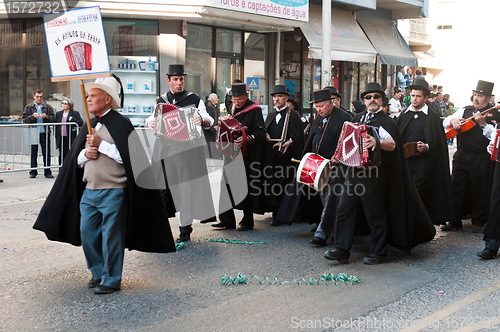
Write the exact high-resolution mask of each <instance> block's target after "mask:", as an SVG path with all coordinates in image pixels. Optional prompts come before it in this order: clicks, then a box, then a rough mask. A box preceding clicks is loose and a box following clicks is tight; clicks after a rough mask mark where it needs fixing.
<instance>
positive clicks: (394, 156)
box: [325, 83, 436, 265]
mask: <svg viewBox="0 0 500 332" xmlns="http://www.w3.org/2000/svg"><path fill="white" fill-rule="evenodd" d="M384 97H385V93H384V91H383V90H382V89H381V87H380V84H378V83H368V84H367V85H366V91H364V92H363V93H362V94H361V98H363V99H364V100H365V105H366V107H367V110H366V111H365V112H363V113H360V114H358V115H356V116H355V117H354V118H353V122H354V123H359V124H367V125H370V126H373V127H376V130H377V131H378V136H379V137H380V143H379V144H380V152H381V166H379V167H378V168H370V169H368V170H367V169H354V168H351V169H350V172H349V173H348V174H347V178H346V182H345V185H344V191H343V193H342V196H341V199H340V205H339V208H338V211H339V212H338V217H337V225H336V229H335V234H334V236H335V243H334V246H335V249H334V250H332V251H327V252H326V253H325V258H327V259H330V260H333V263H334V264H335V265H338V264H347V263H348V262H349V256H350V249H351V246H352V239H353V236H354V234H355V232H356V228H357V227H358V228H359V227H361V226H362V225H361V222H362V220H363V219H365V220H366V223H368V226H369V228H370V255H368V256H367V257H365V259H364V263H365V264H369V265H372V264H380V263H381V262H383V261H384V259H385V258H386V255H387V250H386V244H387V243H389V244H391V245H392V246H394V247H396V248H398V249H401V250H402V251H404V252H406V253H410V250H411V248H413V247H415V246H416V245H418V244H420V243H424V242H427V241H431V240H432V239H433V238H434V235H435V234H436V229H435V228H434V225H433V224H432V221H431V219H430V217H429V215H428V214H427V211H426V210H425V207H424V205H423V203H422V200H421V199H420V196H419V195H418V192H417V190H416V188H415V185H414V184H413V180H412V179H411V175H410V172H409V169H408V165H407V163H406V160H405V156H404V151H403V144H402V140H401V136H400V134H399V130H398V127H397V125H396V122H395V121H394V120H393V119H392V118H390V117H389V116H388V115H387V114H386V113H384V112H382V111H381V106H382V100H383V98H384ZM363 144H365V146H364V147H366V148H368V149H372V148H373V147H374V146H375V145H376V144H377V143H376V139H375V137H374V136H370V135H368V137H367V138H366V139H364V140H363ZM358 223H360V224H358Z"/></svg>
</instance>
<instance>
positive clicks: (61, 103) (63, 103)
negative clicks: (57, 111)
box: [61, 103, 69, 105]
mask: <svg viewBox="0 0 500 332" xmlns="http://www.w3.org/2000/svg"><path fill="white" fill-rule="evenodd" d="M61 104H63V105H69V104H68V103H61Z"/></svg>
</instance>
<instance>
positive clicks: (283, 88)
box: [270, 84, 290, 96]
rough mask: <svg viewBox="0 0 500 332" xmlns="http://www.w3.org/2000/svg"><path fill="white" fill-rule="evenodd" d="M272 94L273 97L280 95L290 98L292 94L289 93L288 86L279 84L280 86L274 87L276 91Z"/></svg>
mask: <svg viewBox="0 0 500 332" xmlns="http://www.w3.org/2000/svg"><path fill="white" fill-rule="evenodd" d="M270 94H271V96H274V95H278V94H282V95H287V96H289V95H290V92H288V90H287V88H286V86H284V85H280V84H278V85H275V86H274V91H273V92H271V93H270Z"/></svg>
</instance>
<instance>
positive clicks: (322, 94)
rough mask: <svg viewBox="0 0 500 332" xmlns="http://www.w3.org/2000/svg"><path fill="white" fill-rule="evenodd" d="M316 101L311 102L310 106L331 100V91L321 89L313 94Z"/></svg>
mask: <svg viewBox="0 0 500 332" xmlns="http://www.w3.org/2000/svg"><path fill="white" fill-rule="evenodd" d="M313 98H314V100H311V102H309V104H314V103H319V102H320V101H325V100H331V99H332V94H331V93H330V90H329V89H326V88H325V89H321V90H317V91H314V92H313Z"/></svg>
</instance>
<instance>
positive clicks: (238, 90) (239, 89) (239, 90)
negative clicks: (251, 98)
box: [231, 83, 247, 97]
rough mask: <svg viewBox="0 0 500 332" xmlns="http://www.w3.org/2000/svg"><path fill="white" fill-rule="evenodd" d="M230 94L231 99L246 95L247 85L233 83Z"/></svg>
mask: <svg viewBox="0 0 500 332" xmlns="http://www.w3.org/2000/svg"><path fill="white" fill-rule="evenodd" d="M231 92H232V93H233V94H232V96H233V97H237V96H243V95H246V94H247V85H246V84H245V83H235V84H233V85H231Z"/></svg>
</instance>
